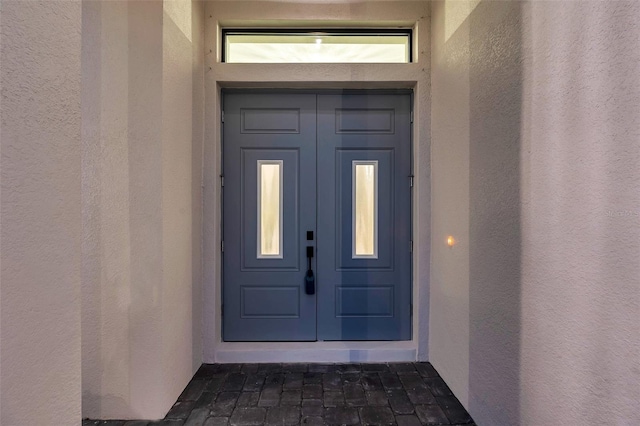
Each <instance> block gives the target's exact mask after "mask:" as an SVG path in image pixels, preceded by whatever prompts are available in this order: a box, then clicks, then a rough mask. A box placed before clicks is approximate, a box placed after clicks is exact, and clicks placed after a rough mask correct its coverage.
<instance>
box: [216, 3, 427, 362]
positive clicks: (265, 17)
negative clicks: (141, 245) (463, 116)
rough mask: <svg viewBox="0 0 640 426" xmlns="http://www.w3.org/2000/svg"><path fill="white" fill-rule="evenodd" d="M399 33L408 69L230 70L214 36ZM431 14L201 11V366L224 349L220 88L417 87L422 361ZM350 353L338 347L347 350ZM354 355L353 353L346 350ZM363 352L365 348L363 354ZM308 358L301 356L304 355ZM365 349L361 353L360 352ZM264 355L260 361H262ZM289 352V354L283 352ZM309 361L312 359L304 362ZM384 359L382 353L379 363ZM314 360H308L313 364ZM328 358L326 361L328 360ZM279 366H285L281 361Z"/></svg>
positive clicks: (227, 6)
mask: <svg viewBox="0 0 640 426" xmlns="http://www.w3.org/2000/svg"><path fill="white" fill-rule="evenodd" d="M243 25H253V26H257V25H280V26H302V27H323V26H338V27H339V26H345V25H347V26H383V27H384V26H387V27H393V26H403V27H413V28H414V30H415V32H416V37H417V38H416V40H417V43H416V44H415V45H414V58H415V62H414V63H411V64H228V63H221V62H220V53H221V52H220V47H221V46H220V40H219V29H220V27H223V26H230V27H233V26H243ZM429 27H430V14H429V3H428V2H424V1H373V2H366V1H339V0H336V1H325V2H310V1H210V2H207V3H206V9H205V31H206V33H205V35H206V37H205V90H206V124H205V145H204V218H205V220H204V223H203V238H204V240H203V260H204V265H203V266H204V270H203V271H204V280H203V282H204V283H203V285H204V288H203V296H204V297H203V303H204V310H203V321H204V322H203V324H204V325H203V327H204V329H203V338H204V360H205V361H207V362H214V361H216V352H217V350H218V349H219V348H220V346H221V340H222V339H221V316H220V305H221V278H222V277H221V264H220V259H221V256H220V242H221V214H220V212H221V207H220V206H221V204H220V203H221V200H220V197H221V193H220V174H221V162H222V161H221V158H222V157H221V146H222V142H221V129H220V90H221V88H224V87H233V88H237V87H240V88H246V87H261V88H265V87H269V88H273V87H276V88H314V89H323V88H408V87H409V88H414V91H415V92H414V94H415V99H414V112H415V117H416V119H415V123H414V127H413V149H414V151H413V161H414V165H413V166H414V174H415V185H414V188H413V229H414V259H413V270H414V271H413V273H414V276H413V291H414V292H413V303H414V308H415V309H414V322H413V327H414V338H413V343H412V344H413V345H414V346H413V348H412V349H413V350H414V352H412V353H413V354H414V357H418V358H419V359H426V357H427V344H428V339H427V334H428V329H427V328H428V327H427V324H428V317H429V312H428V309H429V303H428V300H429V287H428V286H429V268H430V263H429V249H430V244H429V238H430V234H429V230H430V208H429V204H430V183H429V179H430V168H429V165H430V145H429V144H430V140H429V138H430V132H429V128H430V119H431V113H430V110H429V108H430V89H429V86H430V74H429V70H430V65H429V62H430V54H429V53H430V52H429V50H430V48H429V35H430V28H429ZM228 346H234V347H239V348H242V350H245V349H246V351H245V353H246V352H251V351H256V352H255V353H258V355H256V357H252V358H250V359H261V360H263V361H269V360H271V361H273V360H274V359H275V358H274V355H273V354H274V353H275V354H276V355H275V356H276V357H280V358H281V357H282V356H283V353H282V351H281V350H278V348H283V347H284V346H283V345H276V347H267V346H268V345H261V344H254V345H252V344H244V345H243V344H237V345H228ZM349 348H350V347H349V346H344V345H342V346H341V349H342V350H346V351H348V350H349ZM351 348H352V349H353V348H355V346H352V347H351ZM363 348H364V347H363ZM298 349H300V350H301V352H299V353H298V355H299V356H296V357H295V358H291V359H296V360H298V361H301V360H310V359H314V360H319V358H318V357H317V356H316V355H314V354H318V353H319V354H320V355H319V357H320V359H322V357H323V356H331V355H330V354H329V355H323V353H322V352H321V351H322V349H323V347H322V346H320V345H316V346H312V345H310V344H307V345H306V346H305V345H292V346H290V347H287V349H285V352H284V356H285V357H286V356H293V355H291V354H292V353H293V352H294V351H295V350H298ZM305 349H306V350H307V352H304V350H305ZM364 350H366V349H364ZM260 351H263V353H264V356H261V355H259V352H260ZM287 351H288V352H287ZM308 354H311V355H308ZM384 356H385V354H384V352H382V354H381V357H382V358H384ZM312 357H313V358H312ZM326 359H327V358H325V360H326ZM279 361H283V360H282V359H279Z"/></svg>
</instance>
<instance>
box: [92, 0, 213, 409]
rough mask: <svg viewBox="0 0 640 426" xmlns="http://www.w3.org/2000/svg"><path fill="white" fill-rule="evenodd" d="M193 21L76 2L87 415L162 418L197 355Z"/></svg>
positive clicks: (138, 5) (188, 14)
mask: <svg viewBox="0 0 640 426" xmlns="http://www.w3.org/2000/svg"><path fill="white" fill-rule="evenodd" d="M194 4H195V5H196V9H197V10H200V11H201V7H202V5H201V4H199V3H194ZM192 19H194V16H193V15H192V3H191V2H174V1H165V2H155V1H136V2H124V1H110V2H85V3H83V32H82V37H83V38H82V41H83V138H84V144H83V151H82V155H83V165H82V166H83V167H82V171H83V173H82V175H83V230H84V232H83V237H84V239H83V246H82V247H83V284H82V296H83V297H82V300H83V305H82V336H83V341H82V344H83V362H82V369H83V416H84V417H91V418H145V419H155V418H161V417H163V416H164V415H165V414H166V412H167V411H168V409H169V408H170V407H171V405H172V404H173V402H174V401H175V399H176V398H177V397H178V395H179V394H180V392H181V391H182V389H183V388H184V386H185V385H186V383H187V382H188V381H189V379H190V378H191V376H192V374H193V372H194V371H195V370H196V369H197V368H198V367H199V365H200V362H201V351H200V346H199V342H200V335H199V334H194V332H196V333H197V332H198V330H199V325H198V324H200V322H201V318H200V314H199V311H198V310H196V311H194V310H193V309H192V303H193V300H194V299H197V298H198V294H197V293H198V292H199V291H200V289H199V287H198V286H197V285H194V281H197V280H198V278H199V274H200V273H199V260H194V247H195V248H196V253H195V255H196V257H197V256H198V253H197V248H198V247H199V238H196V236H197V235H198V233H199V229H198V227H199V223H196V224H195V225H194V223H193V221H194V217H195V218H196V220H199V219H198V218H199V213H198V209H197V207H196V211H195V212H196V213H195V216H194V215H193V213H194V210H193V209H194V206H197V205H198V204H199V203H200V200H201V197H200V191H201V188H200V185H199V183H194V181H193V180H194V175H197V174H198V173H200V166H199V163H198V157H197V155H196V154H194V152H193V151H192V144H194V145H195V146H196V147H197V146H201V135H200V136H199V137H200V142H198V136H197V135H196V142H195V143H194V141H192V134H193V130H194V128H196V129H197V127H196V126H197V124H198V123H200V125H201V123H202V121H201V119H199V120H193V119H192V113H193V112H197V111H200V113H201V111H202V107H199V109H198V108H193V107H192V103H193V91H194V81H193V68H194V65H193V63H194V60H197V58H200V59H199V60H200V62H202V59H201V58H202V51H196V50H194V45H193V44H192V40H193V34H192V31H193V23H192ZM196 19H202V16H201V13H200V15H198V17H197V18H196ZM199 31H200V32H201V30H199ZM199 40H200V39H199ZM199 43H200V45H199V46H202V44H201V41H199ZM195 48H197V46H196V47H195ZM200 133H201V132H200ZM198 144H199V145H198ZM196 149H197V148H196ZM194 226H195V229H194ZM194 292H195V293H194ZM151 390H152V391H151Z"/></svg>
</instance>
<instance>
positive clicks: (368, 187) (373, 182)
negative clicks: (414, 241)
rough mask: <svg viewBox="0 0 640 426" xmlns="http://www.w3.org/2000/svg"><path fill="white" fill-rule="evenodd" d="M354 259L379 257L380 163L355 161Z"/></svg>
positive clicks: (353, 197) (353, 165)
mask: <svg viewBox="0 0 640 426" xmlns="http://www.w3.org/2000/svg"><path fill="white" fill-rule="evenodd" d="M352 170H353V176H352V180H353V185H352V186H353V190H352V191H353V193H352V200H353V208H352V215H353V227H352V228H353V231H352V232H353V238H352V247H353V256H352V257H353V258H354V259H356V258H374V259H375V258H377V257H378V162H377V161H353V162H352Z"/></svg>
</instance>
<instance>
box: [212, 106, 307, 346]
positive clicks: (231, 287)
mask: <svg viewBox="0 0 640 426" xmlns="http://www.w3.org/2000/svg"><path fill="white" fill-rule="evenodd" d="M315 104H316V97H315V95H266V94H253V95H249V94H234V95H229V96H225V100H224V111H225V123H224V175H225V187H224V242H225V248H224V272H223V277H224V278H223V279H224V290H223V292H224V294H223V299H224V321H223V328H224V330H223V333H224V340H226V341H282V340H287V341H294V340H316V300H315V295H307V294H305V292H304V287H303V285H304V275H305V272H306V266H307V265H306V260H307V259H306V257H305V252H304V250H306V243H307V241H306V232H305V231H315V214H316V207H315V203H316V193H315V190H316V182H315V178H316V176H315V137H316V118H315Z"/></svg>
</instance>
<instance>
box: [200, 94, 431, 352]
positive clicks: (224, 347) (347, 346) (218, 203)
mask: <svg viewBox="0 0 640 426" xmlns="http://www.w3.org/2000/svg"><path fill="white" fill-rule="evenodd" d="M216 89H217V90H216V91H217V94H218V96H217V105H216V106H217V114H216V115H217V117H218V119H217V120H215V122H216V123H222V120H223V111H222V105H223V101H224V94H226V93H312V94H342V93H356V94H357V93H359V94H363V93H379V94H382V93H385V94H407V93H409V94H410V102H411V114H412V117H413V115H414V113H413V111H414V110H415V103H416V95H415V88H413V87H397V88H385V89H377V88H370V89H367V88H365V89H362V88H359V89H352V88H348V87H347V88H344V89H335V88H323V87H322V85H319V87H317V88H305V89H289V88H273V87H233V88H226V87H224V86H223V85H220V84H218V85H217V87H216ZM411 126H412V127H411V132H410V135H411V136H410V138H411V140H410V147H411V148H410V149H411V160H410V161H411V168H412V174H414V175H415V167H416V158H415V137H416V136H415V131H414V127H415V123H414V121H413V119H412V120H411ZM217 130H218V131H217V138H216V153H217V158H216V160H215V163H213V165H214V166H215V168H214V167H212V168H211V169H213V170H215V171H216V177H217V179H216V181H217V182H216V183H218V185H219V186H218V188H220V189H221V188H222V185H223V180H222V175H223V173H222V172H223V168H222V167H223V159H224V157H223V147H224V135H223V126H222V125H220V126H219V127H218V129H217ZM205 161H206V156H205ZM205 164H206V163H205ZM211 169H210V170H211ZM206 170H207V167H205V174H206ZM205 180H206V179H205ZM205 189H206V185H205ZM216 192H217V194H216V198H215V209H216V211H217V217H218V218H219V220H218V221H216V225H217V226H216V228H217V248H218V250H219V251H218V252H219V253H220V251H221V248H222V247H221V243H222V232H223V224H224V222H223V220H224V218H223V214H222V212H223V204H222V203H223V194H222V191H216ZM204 201H205V215H204V216H203V228H204V229H205V236H204V239H205V241H204V243H205V246H206V243H207V241H206V240H207V238H206V228H207V227H208V226H211V225H212V224H211V223H207V222H206V220H205V219H204V218H206V217H207V215H206V210H207V201H208V200H207V197H206V192H205V200H204ZM209 201H210V200H209ZM410 203H411V207H410V209H411V235H412V238H413V240H412V241H414V250H413V253H412V256H411V269H412V274H411V276H412V279H411V283H410V285H411V293H412V310H413V312H412V314H413V315H412V339H411V340H407V341H317V342H225V341H223V340H222V301H223V296H222V291H223V281H222V280H223V271H222V266H223V262H222V256H221V255H220V256H216V257H215V258H214V261H215V265H216V268H215V270H216V271H217V272H216V273H215V276H214V277H213V278H214V280H215V281H214V282H215V286H214V289H213V290H214V291H213V294H211V293H212V292H211V290H212V289H211V288H207V286H206V283H207V280H206V277H205V288H204V289H203V295H204V298H203V303H204V304H206V303H207V300H211V296H214V297H215V306H214V310H215V342H214V343H215V346H214V351H213V353H207V346H210V345H208V343H211V342H207V335H206V334H205V335H204V339H203V340H204V341H203V346H204V349H205V351H204V352H205V353H204V360H203V361H204V362H218V363H234V362H392V361H395V362H402V361H415V360H419V359H420V357H419V334H418V333H419V330H418V327H417V325H418V324H419V323H420V322H421V321H420V318H419V317H418V315H419V314H420V311H421V309H420V307H418V306H415V296H416V271H415V268H414V265H415V259H416V250H415V241H416V238H415V230H416V227H415V226H416V218H415V214H416V211H417V209H416V202H415V185H414V188H413V189H412V192H411V198H410ZM204 252H205V253H206V250H204ZM205 259H206V257H205ZM205 271H206V268H205ZM207 296H209V297H207ZM206 308H207V306H206V305H205V306H203V310H205V311H206ZM204 318H205V320H206V318H207V315H204ZM212 355H213V356H212ZM425 356H426V352H425Z"/></svg>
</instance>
